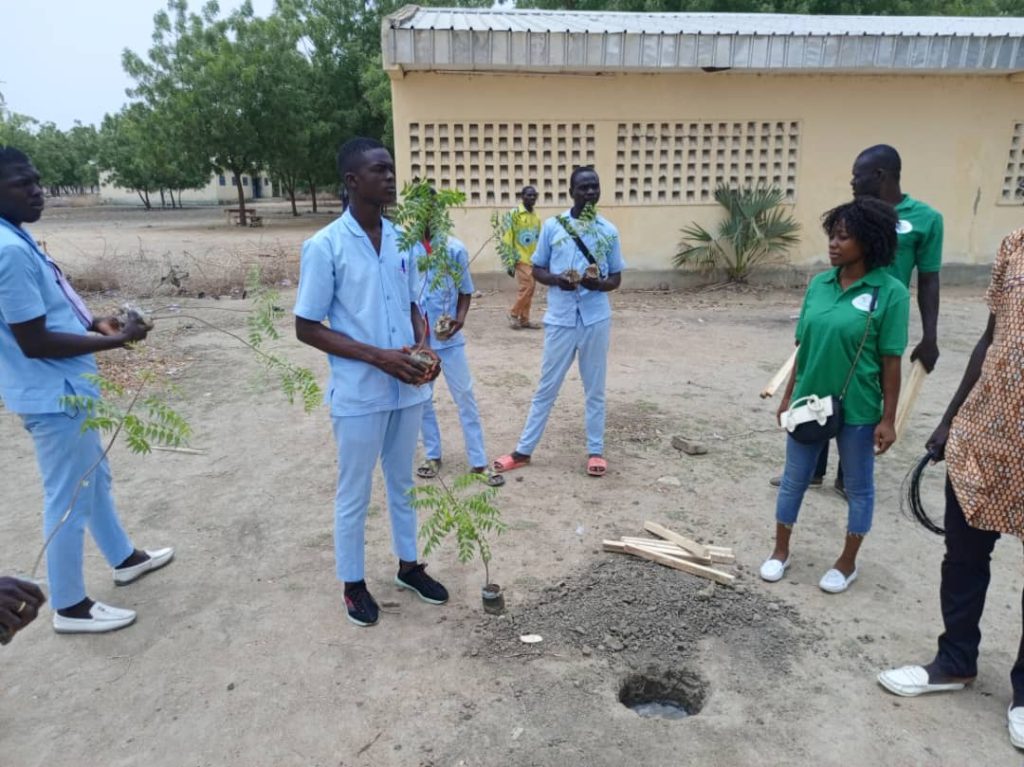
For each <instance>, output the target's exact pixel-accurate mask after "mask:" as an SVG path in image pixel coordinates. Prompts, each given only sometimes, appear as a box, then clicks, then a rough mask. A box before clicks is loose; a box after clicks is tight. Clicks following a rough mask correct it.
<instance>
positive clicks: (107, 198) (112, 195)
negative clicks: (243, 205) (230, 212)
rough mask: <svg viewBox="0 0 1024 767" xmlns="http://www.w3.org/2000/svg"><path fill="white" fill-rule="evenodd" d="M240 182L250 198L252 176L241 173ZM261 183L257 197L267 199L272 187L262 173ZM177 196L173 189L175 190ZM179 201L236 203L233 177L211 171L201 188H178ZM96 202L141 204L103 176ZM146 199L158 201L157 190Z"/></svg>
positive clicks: (272, 193)
mask: <svg viewBox="0 0 1024 767" xmlns="http://www.w3.org/2000/svg"><path fill="white" fill-rule="evenodd" d="M221 178H223V179H224V183H223V185H222V184H221ZM243 181H248V183H247V184H244V185H243V187H242V188H243V190H244V191H245V199H246V201H247V202H248V201H251V200H252V199H253V196H252V193H253V179H252V177H251V176H248V175H246V176H243ZM260 181H261V182H264V181H265V183H263V184H262V190H261V192H260V199H264V198H270V197H273V196H274V187H273V184H271V183H270V179H269V178H266V177H265V176H261V177H260ZM175 197H177V192H175ZM181 201H182V203H183V204H185V205H231V204H232V203H234V204H236V205H237V204H238V189H236V188H235V184H234V180H233V177H232V175H231V173H225V174H223V175H221V174H217V173H215V174H213V175H212V176H210V182H209V183H208V184H207V185H206V186H205V187H203V188H202V189H183V190H182V191H181ZM100 202H102V203H104V204H109V205H141V204H142V203H141V200H140V199H139V195H138V194H136V192H135V191H134V190H132V189H119V188H118V187H115V186H113V185H111V184H109V183H108V182H107V180H106V177H105V176H101V177H100ZM149 202H150V204H151V205H159V204H160V192H159V191H157V192H151V193H150V195H149ZM167 204H168V205H169V204H170V200H169V199H168V200H167Z"/></svg>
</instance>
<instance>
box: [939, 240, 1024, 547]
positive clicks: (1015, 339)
mask: <svg viewBox="0 0 1024 767" xmlns="http://www.w3.org/2000/svg"><path fill="white" fill-rule="evenodd" d="M986 300H987V301H988V305H989V308H990V309H991V311H992V314H993V315H994V316H995V330H994V332H993V334H992V344H991V345H990V346H989V348H988V351H987V352H986V354H985V363H984V365H983V366H982V368H981V376H980V377H979V378H978V381H977V383H975V384H974V388H973V389H971V393H970V394H969V395H968V396H967V399H966V401H965V402H964V404H963V406H962V407H961V408H960V411H959V412H958V413H957V415H956V417H955V418H954V419H953V424H952V426H951V427H950V430H949V440H948V443H947V445H946V463H947V465H948V469H947V470H948V472H949V479H950V481H951V482H952V483H953V489H954V490H955V491H956V497H957V500H958V501H960V505H961V506H962V507H963V510H964V517H965V518H966V519H967V522H968V523H969V524H970V525H971V526H972V527H976V528H979V529H981V530H995V531H998V532H1001V533H1009V534H1010V535H1015V536H1017V537H1018V538H1024V229H1018V230H1017V231H1015V232H1013V233H1012V234H1010V235H1009V236H1007V237H1006V239H1004V240H1003V244H1002V245H1001V246H1000V247H999V254H998V255H997V256H996V261H995V264H994V265H993V267H992V282H991V284H990V285H989V288H988V295H987V296H986Z"/></svg>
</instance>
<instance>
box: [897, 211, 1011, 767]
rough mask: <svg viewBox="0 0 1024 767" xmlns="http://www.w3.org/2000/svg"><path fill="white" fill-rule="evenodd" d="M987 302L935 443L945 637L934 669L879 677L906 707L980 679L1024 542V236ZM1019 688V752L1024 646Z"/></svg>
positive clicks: (1004, 249) (1006, 255)
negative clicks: (940, 475) (999, 573)
mask: <svg viewBox="0 0 1024 767" xmlns="http://www.w3.org/2000/svg"><path fill="white" fill-rule="evenodd" d="M986 298H987V302H988V306H989V309H990V314H989V320H988V326H987V327H986V328H985V332H984V334H983V335H982V336H981V339H980V340H979V341H978V343H977V345H976V346H975V347H974V352H973V353H972V354H971V358H970V361H969V362H968V364H967V370H966V371H965V372H964V376H963V380H962V381H961V382H960V387H959V388H958V389H957V392H956V394H955V395H954V396H953V400H952V402H950V404H949V407H948V408H947V409H946V414H945V415H944V416H943V418H942V422H941V423H940V424H939V427H938V428H937V429H936V430H935V432H934V433H933V434H932V436H931V438H930V439H929V440H928V443H927V447H928V451H929V452H930V453H931V454H932V456H933V457H934V458H935V460H936V461H941V460H943V458H945V460H946V465H947V472H946V515H945V527H946V555H945V558H944V559H943V561H942V585H941V586H940V589H939V596H940V601H941V605H942V620H943V623H944V625H945V631H944V632H943V634H942V635H941V636H940V637H939V649H938V654H937V655H936V656H935V659H934V660H933V661H932V662H931V663H929V664H928V665H926V666H904V667H903V668H898V669H891V670H888V671H883V672H882V673H881V674H879V676H878V681H879V683H880V684H881V685H882V686H883V687H884V688H885V689H887V690H889V691H890V692H893V693H895V694H897V695H902V696H906V697H912V696H916V695H921V694H924V693H929V692H940V691H942V690H961V689H963V687H964V686H965V685H966V684H969V683H970V682H972V681H973V680H974V678H975V676H977V673H978V665H977V664H978V646H979V644H980V643H981V631H980V630H979V623H980V622H981V614H982V610H983V609H984V607H985V594H986V592H987V591H988V584H989V579H990V569H989V560H990V558H991V554H992V549H993V547H994V546H995V542H996V540H998V538H999V536H1000V535H1001V534H1002V533H1007V534H1009V535H1013V536H1015V537H1017V538H1024V429H1022V428H1021V425H1022V423H1024V382H1022V380H1021V379H1022V374H1021V371H1022V369H1024V229H1018V230H1017V231H1015V232H1013V233H1012V234H1010V235H1009V236H1008V237H1006V238H1005V239H1004V240H1003V243H1002V245H1001V246H1000V248H999V253H998V255H997V256H996V261H995V264H994V265H993V267H992V282H991V284H990V285H989V289H988V294H987V296H986ZM1010 682H1011V685H1012V687H1013V700H1012V702H1011V704H1010V708H1009V711H1008V720H1009V732H1010V742H1011V743H1013V745H1014V746H1016V747H1017V748H1021V749H1024V642H1022V643H1021V645H1020V647H1019V648H1018V650H1017V660H1016V662H1015V663H1014V665H1013V669H1012V670H1011V672H1010Z"/></svg>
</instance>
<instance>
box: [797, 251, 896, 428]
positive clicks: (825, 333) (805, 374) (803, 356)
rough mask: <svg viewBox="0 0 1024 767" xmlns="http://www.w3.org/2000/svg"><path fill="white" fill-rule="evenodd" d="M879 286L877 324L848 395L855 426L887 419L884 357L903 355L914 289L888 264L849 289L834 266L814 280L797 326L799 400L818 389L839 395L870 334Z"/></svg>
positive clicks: (847, 418) (847, 411)
mask: <svg viewBox="0 0 1024 767" xmlns="http://www.w3.org/2000/svg"><path fill="white" fill-rule="evenodd" d="M875 288H878V300H877V303H876V304H875V311H874V314H872V315H871V330H870V331H869V332H868V337H867V340H866V341H865V342H864V351H863V352H862V353H861V355H860V359H859V360H858V361H857V369H856V371H855V372H854V375H853V377H852V378H851V379H850V386H849V388H848V389H847V390H846V398H845V399H844V400H843V416H844V422H845V423H848V424H850V425H851V426H864V425H867V424H875V423H878V422H879V421H880V420H882V357H902V356H903V351H904V349H906V347H907V323H908V322H909V321H910V292H909V291H908V290H907V288H906V287H905V286H904V285H902V284H901V283H900V281H899V280H897V279H896V278H895V277H893V276H892V275H890V274H889V273H888V272H887V271H886V270H885V269H873V270H871V271H870V272H868V273H867V274H865V275H864V276H863V277H862V278H861V279H859V280H857V282H855V283H854V284H853V285H851V286H850V287H849V288H847V289H846V290H843V288H842V286H841V285H840V284H839V269H838V268H836V269H829V270H828V271H827V272H822V273H821V274H819V275H817V276H815V277H814V279H812V280H811V284H810V285H808V287H807V293H806V294H805V295H804V305H803V307H802V308H801V309H800V321H799V322H798V323H797V326H796V342H797V343H798V344H799V348H798V349H797V355H796V383H795V384H794V386H793V401H796V399H797V398H798V397H808V396H810V395H812V394H816V395H818V396H819V397H824V396H826V395H833V396H838V395H839V394H841V393H842V391H843V384H844V383H845V382H846V377H847V375H849V373H850V366H851V365H852V364H853V359H854V357H855V356H856V354H857V347H858V346H860V340H861V338H863V336H864V328H865V324H866V322H867V316H868V308H869V307H870V305H871V296H872V293H873V291H874V289H875Z"/></svg>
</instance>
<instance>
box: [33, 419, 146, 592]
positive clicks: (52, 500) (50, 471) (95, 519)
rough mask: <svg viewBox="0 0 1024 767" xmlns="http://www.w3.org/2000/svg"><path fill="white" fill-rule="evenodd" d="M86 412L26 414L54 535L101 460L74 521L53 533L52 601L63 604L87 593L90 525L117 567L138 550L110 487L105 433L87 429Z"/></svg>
mask: <svg viewBox="0 0 1024 767" xmlns="http://www.w3.org/2000/svg"><path fill="white" fill-rule="evenodd" d="M84 420H85V414H84V413H82V412H79V411H77V410H76V411H75V412H74V413H70V414H66V413H40V414H31V415H22V416H21V421H22V423H23V424H24V425H25V429H26V430H27V431H28V433H29V434H31V435H32V441H33V442H34V443H35V447H36V461H37V462H38V464H39V473H40V474H41V475H42V477H43V495H44V501H43V536H44V538H46V537H49V535H50V533H52V532H53V530H54V528H56V527H57V524H58V523H59V522H60V519H61V517H63V516H64V512H65V511H67V509H68V507H69V506H70V505H71V499H72V498H73V497H74V495H75V489H76V488H77V487H78V485H79V483H82V478H83V477H85V474H86V472H87V471H88V470H89V469H90V468H91V467H92V466H93V465H94V464H96V462H97V461H99V464H98V465H97V466H96V468H95V470H94V471H93V473H92V474H91V475H89V478H88V479H87V480H86V482H84V483H82V487H81V489H80V490H79V491H78V498H77V499H76V500H75V506H74V509H73V510H72V512H71V514H70V516H68V521H67V522H66V523H65V524H64V526H63V527H61V529H60V531H59V532H58V533H57V534H56V535H54V536H53V540H52V541H51V542H50V547H49V548H48V549H47V550H46V577H47V579H48V580H49V583H50V606H51V607H52V608H53V609H54V610H63V609H64V608H66V607H71V606H72V605H76V604H78V603H79V602H81V601H82V600H83V599H85V596H86V593H85V578H84V576H83V574H82V560H83V551H82V550H83V547H84V545H85V528H86V527H88V528H89V532H90V533H91V534H92V538H93V540H94V541H96V545H97V546H98V547H99V550H100V552H102V554H103V556H104V558H105V559H106V560H107V563H108V564H109V565H110V566H111V567H117V566H118V565H119V564H121V563H122V562H124V561H125V560H126V559H127V558H128V557H129V556H131V554H132V552H133V551H134V547H133V546H132V542H131V540H130V539H129V538H128V534H127V533H125V531H124V528H122V527H121V521H120V520H119V519H118V517H117V509H116V508H115V507H114V498H113V496H112V495H111V493H110V483H111V478H110V467H109V466H108V465H107V459H106V458H104V459H103V460H99V459H100V456H101V455H102V454H103V445H102V443H101V441H100V435H99V433H98V432H96V431H94V430H89V431H86V432H83V431H82V422H83V421H84Z"/></svg>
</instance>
